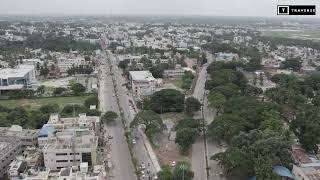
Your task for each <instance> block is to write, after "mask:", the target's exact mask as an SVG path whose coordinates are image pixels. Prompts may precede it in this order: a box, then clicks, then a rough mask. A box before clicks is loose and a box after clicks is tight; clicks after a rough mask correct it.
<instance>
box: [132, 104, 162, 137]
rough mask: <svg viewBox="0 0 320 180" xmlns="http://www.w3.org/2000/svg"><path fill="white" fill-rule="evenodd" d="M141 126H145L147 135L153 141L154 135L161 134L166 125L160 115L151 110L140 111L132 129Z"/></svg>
mask: <svg viewBox="0 0 320 180" xmlns="http://www.w3.org/2000/svg"><path fill="white" fill-rule="evenodd" d="M141 124H142V125H144V126H145V133H146V135H147V136H148V137H149V139H150V140H151V141H152V140H153V137H154V135H155V134H157V133H161V132H162V130H163V128H164V124H163V122H162V119H161V117H160V116H159V114H157V113H155V112H154V111H151V110H142V111H140V112H139V113H138V114H137V115H136V116H135V117H134V119H133V121H132V122H131V124H130V127H135V126H138V125H141Z"/></svg>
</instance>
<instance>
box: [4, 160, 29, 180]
mask: <svg viewBox="0 0 320 180" xmlns="http://www.w3.org/2000/svg"><path fill="white" fill-rule="evenodd" d="M26 168H27V163H26V162H24V161H18V160H14V161H12V162H11V163H10V165H9V169H8V173H7V174H8V177H9V178H10V179H21V174H22V173H24V171H25V170H26Z"/></svg>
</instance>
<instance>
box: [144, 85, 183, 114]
mask: <svg viewBox="0 0 320 180" xmlns="http://www.w3.org/2000/svg"><path fill="white" fill-rule="evenodd" d="M184 99H185V98H184V95H183V94H182V93H181V92H180V91H178V90H175V89H163V90H160V91H157V92H155V93H154V94H153V95H151V97H150V99H145V100H144V101H143V107H144V109H146V110H153V111H155V112H157V113H164V112H181V111H183V110H184Z"/></svg>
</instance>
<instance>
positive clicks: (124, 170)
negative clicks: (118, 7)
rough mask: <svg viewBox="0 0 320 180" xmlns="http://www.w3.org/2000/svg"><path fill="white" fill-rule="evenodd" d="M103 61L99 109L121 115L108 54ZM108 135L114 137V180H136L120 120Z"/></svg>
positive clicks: (100, 75) (113, 125)
mask: <svg viewBox="0 0 320 180" xmlns="http://www.w3.org/2000/svg"><path fill="white" fill-rule="evenodd" d="M102 56H103V59H104V61H102V62H101V64H100V68H99V93H98V94H99V95H98V96H99V102H100V104H99V108H100V110H101V111H102V112H107V111H114V112H116V113H117V114H120V110H119V106H118V103H117V99H116V97H115V89H114V84H113V80H112V75H111V74H112V73H111V71H110V64H109V63H108V60H107V55H106V52H105V51H103V54H102ZM105 133H106V134H108V135H109V136H112V137H113V139H110V141H111V152H110V155H111V163H112V168H111V176H110V179H114V180H124V179H125V180H136V179H137V177H136V174H135V173H134V172H135V169H134V167H133V164H132V161H131V157H130V153H129V148H128V144H127V141H126V139H125V132H124V127H123V124H122V123H121V120H120V118H118V119H117V120H116V121H115V122H113V123H112V124H111V125H110V126H108V127H107V129H106V132H105Z"/></svg>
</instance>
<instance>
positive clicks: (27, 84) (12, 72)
mask: <svg viewBox="0 0 320 180" xmlns="http://www.w3.org/2000/svg"><path fill="white" fill-rule="evenodd" d="M36 86H37V79H36V71H35V67H34V66H33V65H19V66H17V67H16V68H5V69H0V93H3V92H5V91H12V90H21V89H25V88H35V87H36Z"/></svg>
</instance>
